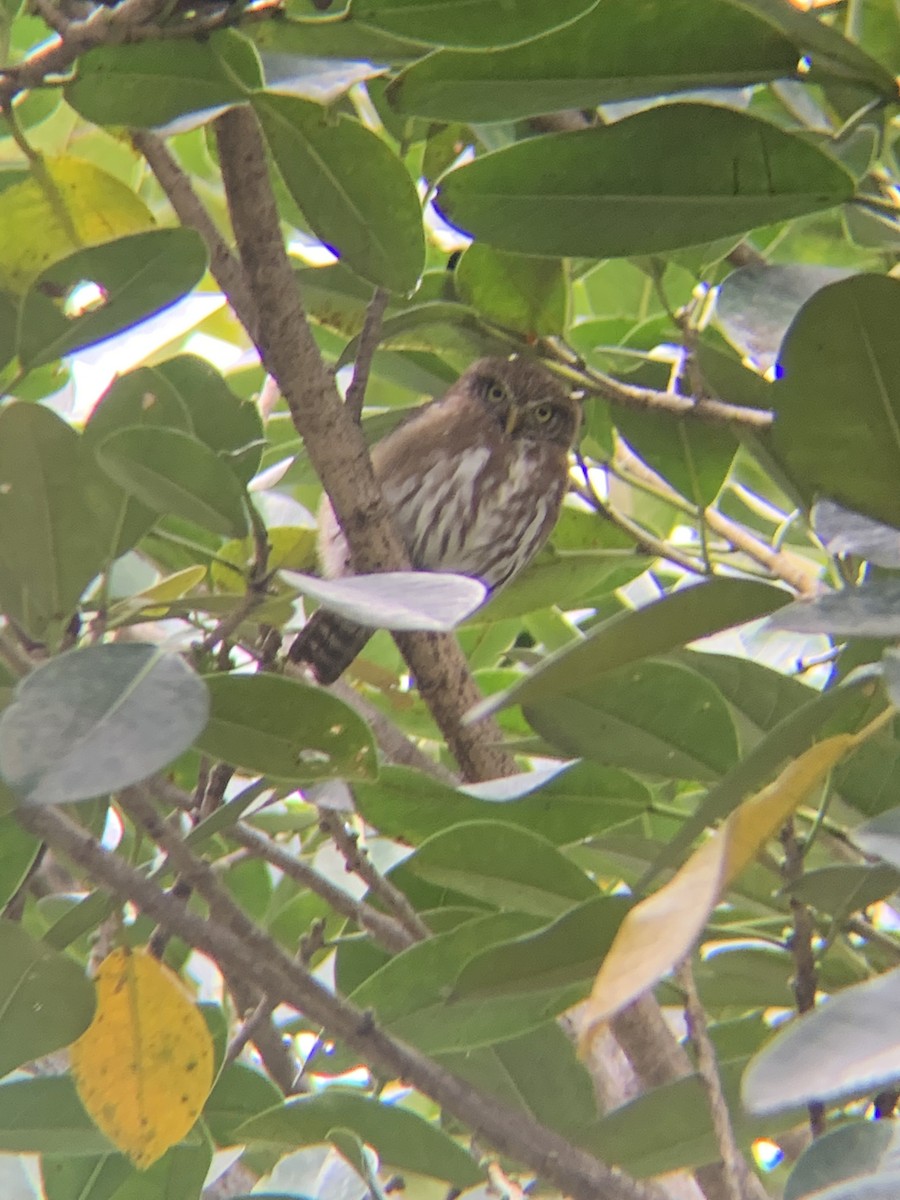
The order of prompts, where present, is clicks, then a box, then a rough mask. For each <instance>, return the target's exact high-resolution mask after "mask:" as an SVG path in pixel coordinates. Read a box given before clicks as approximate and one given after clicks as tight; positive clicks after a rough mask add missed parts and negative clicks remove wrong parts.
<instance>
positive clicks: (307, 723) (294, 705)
mask: <svg viewBox="0 0 900 1200" xmlns="http://www.w3.org/2000/svg"><path fill="white" fill-rule="evenodd" d="M206 682H207V685H208V687H209V694H210V700H211V705H212V709H211V714H210V719H209V724H208V725H207V727H206V729H205V731H204V732H203V734H202V735H201V736H200V737H199V738H198V739H197V745H198V747H199V748H200V749H201V750H202V751H204V753H206V754H210V755H212V756H213V757H214V758H219V759H222V760H223V761H225V762H230V763H235V764H236V765H239V766H242V767H246V768H248V769H249V770H251V771H256V772H259V773H260V774H264V775H271V776H273V777H274V778H276V779H287V780H292V781H294V782H296V783H312V782H314V781H315V780H319V779H335V778H337V779H371V778H373V776H374V775H375V770H376V763H375V745H374V743H373V741H372V735H371V734H370V732H369V730H368V727H367V725H366V723H365V722H364V721H363V720H362V718H361V717H359V716H358V715H357V714H356V713H355V712H354V711H353V709H351V708H349V707H348V706H347V705H346V704H344V703H343V702H342V701H340V700H338V699H337V698H336V697H334V696H331V695H329V693H328V692H325V691H322V689H321V688H316V687H310V686H308V685H306V684H303V683H300V682H299V681H297V680H293V679H285V678H284V677H282V676H279V675H265V674H256V675H212V676H209V677H208V678H207V681H206Z"/></svg>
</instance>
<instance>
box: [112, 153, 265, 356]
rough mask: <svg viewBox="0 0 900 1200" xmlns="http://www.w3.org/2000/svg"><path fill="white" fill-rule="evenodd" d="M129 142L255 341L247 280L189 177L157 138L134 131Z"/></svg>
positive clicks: (254, 312) (251, 302)
mask: <svg viewBox="0 0 900 1200" xmlns="http://www.w3.org/2000/svg"><path fill="white" fill-rule="evenodd" d="M131 141H132V144H133V145H134V147H135V149H136V150H139V151H140V153H141V154H143V156H144V158H145V159H146V160H147V163H148V165H149V167H150V170H151V171H152V172H153V174H154V175H155V176H156V179H157V181H158V183H159V185H160V187H161V188H162V190H163V191H164V192H165V194H166V196H167V197H168V200H169V203H170V204H171V205H172V208H173V209H174V210H175V213H176V215H177V216H178V219H179V221H181V223H182V225H185V226H186V227H187V228H189V229H196V231H197V232H198V233H199V234H200V236H201V237H202V238H203V241H204V243H205V245H206V248H207V250H208V251H209V269H210V271H211V272H212V274H213V278H214V279H215V281H216V283H217V284H218V285H219V287H220V288H221V290H222V292H223V294H224V295H225V296H227V297H228V301H229V303H230V304H231V307H232V308H233V309H234V311H235V313H236V315H237V317H238V320H239V321H240V322H241V324H242V325H243V326H244V327H245V329H246V330H247V333H248V335H249V337H250V339H251V340H252V341H255V340H256V324H257V316H256V305H255V304H254V303H253V297H252V296H251V294H250V289H249V287H248V286H247V279H246V276H245V275H244V269H243V267H242V266H241V262H240V259H239V258H238V257H237V256H236V255H235V254H232V252H231V250H230V249H229V247H228V243H227V242H226V241H225V238H224V237H223V236H222V234H221V233H220V232H219V230H218V228H217V226H216V223H215V221H213V219H212V217H211V216H210V215H209V213H208V211H207V209H206V207H205V205H204V204H203V202H202V201H201V199H200V197H199V196H198V195H197V193H196V192H195V191H194V189H193V187H192V185H191V180H190V176H189V175H188V174H187V172H186V171H184V170H182V168H181V167H180V166H179V165H178V162H177V161H176V159H175V157H174V155H172V154H171V153H170V151H169V148H168V147H167V146H166V143H165V142H164V141H163V139H162V138H161V137H159V136H158V135H157V134H155V133H150V132H149V131H147V130H135V131H134V132H133V133H132V135H131Z"/></svg>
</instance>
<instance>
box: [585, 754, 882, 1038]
mask: <svg viewBox="0 0 900 1200" xmlns="http://www.w3.org/2000/svg"><path fill="white" fill-rule="evenodd" d="M858 744H859V737H858V736H853V735H852V734H849V733H845V734H840V735H838V736H837V737H832V738H826V739H825V740H824V741H821V742H817V743H816V744H815V745H814V746H812V747H810V749H809V750H807V751H806V752H805V753H804V754H801V755H800V757H799V758H797V759H795V760H794V761H793V762H792V763H790V764H789V765H788V766H787V767H785V769H784V770H783V771H782V772H781V774H780V775H779V776H778V778H777V779H775V780H774V781H773V782H772V783H770V784H769V785H768V787H765V788H763V790H762V791H761V792H759V793H757V795H755V796H753V797H752V798H751V799H749V800H746V801H745V802H744V803H743V804H742V805H741V806H740V807H739V808H737V809H735V811H734V812H733V813H732V814H731V816H730V817H729V818H728V820H727V821H726V822H725V823H724V824H723V825H722V827H721V828H720V829H718V830H717V831H716V832H715V833H714V834H713V835H712V837H711V838H710V839H709V841H707V842H704V844H703V845H702V846H701V847H700V849H699V850H697V851H695V853H694V854H692V855H691V857H690V858H689V859H688V861H687V862H686V863H685V864H684V866H683V867H682V868H681V870H680V871H678V872H677V873H676V874H675V875H674V876H673V877H672V879H670V880H669V882H668V883H667V884H666V885H665V887H661V888H660V889H659V891H657V892H654V893H653V895H652V896H648V897H647V898H646V900H642V901H641V903H640V904H637V905H635V907H634V908H633V909H632V910H631V912H629V914H628V916H627V917H626V918H625V920H624V921H623V922H622V924H621V925H620V927H619V930H618V933H617V934H616V937H615V940H614V942H613V944H612V946H610V949H609V953H608V954H607V956H606V958H605V959H604V960H603V964H602V966H601V967H600V970H599V971H598V973H597V977H596V979H595V980H594V986H593V988H592V990H591V995H590V998H589V1000H588V1001H587V1005H586V1009H585V1012H584V1025H583V1032H582V1037H581V1046H582V1052H583V1053H586V1052H587V1050H588V1049H589V1048H590V1044H591V1041H592V1040H593V1037H594V1035H595V1034H596V1033H597V1032H598V1029H599V1028H600V1026H602V1025H603V1023H604V1022H605V1021H607V1020H608V1019H609V1018H610V1017H612V1016H614V1015H615V1014H616V1013H617V1012H620V1011H621V1010H622V1009H623V1008H625V1007H626V1005H628V1004H630V1003H631V1002H632V1001H633V1000H636V999H637V997H638V996H640V995H643V993H644V992H646V991H648V990H649V989H650V988H652V987H653V986H654V985H655V984H657V983H658V982H659V981H660V979H662V978H663V977H664V976H665V975H667V974H668V973H669V972H670V971H671V970H673V969H674V968H675V967H676V966H677V965H678V963H680V962H681V961H682V959H683V958H685V956H686V955H687V954H689V953H690V951H691V948H692V947H693V945H694V943H695V942H696V941H697V939H698V938H699V937H700V935H701V933H702V932H703V930H704V928H705V927H706V923H707V921H708V920H709V917H710V914H711V913H712V911H713V909H714V908H715V906H716V905H717V904H718V902H719V899H720V898H721V896H722V894H723V892H725V891H726V890H727V888H728V886H729V885H730V884H731V883H733V881H734V880H735V879H736V878H737V876H738V875H739V874H740V873H741V871H742V870H743V869H744V867H745V866H747V864H748V863H750V862H752V861H753V859H754V858H755V857H756V855H757V854H758V853H759V851H760V849H761V848H762V846H764V845H765V843H766V842H767V841H768V840H769V838H770V837H772V835H773V834H774V833H776V832H777V831H778V830H779V829H780V828H781V826H782V825H783V824H784V823H785V821H786V820H787V819H788V817H789V816H790V815H791V813H792V812H793V811H794V809H796V808H797V807H798V805H800V804H801V803H802V802H803V800H804V799H805V797H806V796H807V795H808V794H809V792H810V791H811V790H812V788H814V787H815V786H816V784H817V783H819V782H820V781H821V780H823V779H824V778H825V776H826V775H827V774H828V772H829V771H830V770H831V768H832V767H833V766H834V765H835V764H836V763H838V762H840V760H841V759H842V758H843V757H844V755H846V754H848V753H849V752H850V751H851V750H853V749H855V748H856V747H857V745H858Z"/></svg>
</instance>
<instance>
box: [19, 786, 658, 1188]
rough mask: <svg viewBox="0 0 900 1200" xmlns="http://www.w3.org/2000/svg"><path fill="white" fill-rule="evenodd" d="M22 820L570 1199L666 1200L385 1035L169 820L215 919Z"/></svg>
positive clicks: (76, 842) (68, 830)
mask: <svg viewBox="0 0 900 1200" xmlns="http://www.w3.org/2000/svg"><path fill="white" fill-rule="evenodd" d="M145 803H148V801H145ZM17 816H18V819H19V821H20V822H21V824H22V825H23V826H24V827H25V828H26V829H28V830H29V831H30V832H32V833H34V834H35V835H36V836H38V837H40V838H42V839H43V840H44V841H47V842H48V843H49V844H50V845H51V847H52V848H54V849H55V850H57V851H59V852H62V853H64V854H65V855H67V857H68V858H69V859H70V861H72V862H73V863H74V864H75V865H77V866H79V867H81V868H82V869H83V870H84V871H85V872H86V873H87V874H88V875H89V876H90V877H91V878H92V879H93V880H94V881H95V882H96V883H98V884H100V885H102V886H103V887H105V888H107V889H108V890H109V891H112V892H113V893H114V894H116V895H117V896H119V897H120V898H121V899H123V900H130V901H132V902H133V903H134V904H136V905H137V906H138V907H139V908H140V909H141V910H142V911H143V912H145V913H146V914H147V915H148V916H150V917H153V918H154V919H155V920H157V921H162V922H165V923H166V924H167V925H168V926H169V928H170V929H171V931H172V932H173V933H174V934H176V935H177V936H179V937H181V938H183V939H184V940H185V941H186V942H187V943H188V944H189V945H191V946H194V947H196V948H197V949H198V950H201V951H202V952H203V953H205V954H208V955H210V956H211V957H212V958H213V959H214V960H215V961H216V962H217V963H218V964H219V965H220V967H221V969H222V970H223V971H224V972H225V973H226V974H228V975H235V974H237V975H238V976H239V977H241V978H247V979H253V980H254V982H255V984H256V985H257V987H259V989H260V990H261V991H265V992H266V993H267V994H268V995H269V996H270V997H271V998H272V999H273V1000H276V1001H278V1002H280V1003H285V1004H290V1005H291V1006H292V1007H294V1008H295V1009H297V1010H298V1011H300V1012H303V1013H304V1014H305V1016H306V1017H307V1019H308V1020H310V1021H313V1022H316V1023H318V1024H320V1025H322V1026H323V1027H324V1028H326V1029H327V1030H328V1032H329V1033H330V1034H331V1036H332V1037H335V1038H339V1039H340V1040H342V1041H344V1042H345V1043H346V1044H347V1045H348V1047H350V1048H351V1049H353V1050H355V1051H356V1052H357V1053H358V1054H359V1055H360V1056H361V1057H362V1058H363V1059H364V1060H365V1061H366V1062H367V1063H369V1064H371V1066H372V1067H373V1069H375V1070H376V1071H380V1072H382V1073H383V1074H384V1075H385V1076H386V1077H387V1078H392V1079H405V1080H406V1081H407V1082H408V1083H409V1084H411V1085H412V1086H413V1087H415V1088H417V1089H418V1090H419V1091H421V1092H422V1093H423V1094H425V1095H427V1096H430V1097H431V1098H432V1099H433V1100H434V1101H435V1102H436V1103H437V1104H439V1105H441V1106H442V1107H443V1108H444V1109H445V1110H446V1111H447V1112H448V1113H449V1114H450V1115H452V1116H454V1117H456V1119H457V1120H459V1121H462V1122H463V1123H464V1124H466V1125H467V1126H469V1127H470V1128H471V1129H473V1130H474V1131H475V1132H476V1134H477V1135H478V1136H479V1137H481V1138H482V1139H483V1140H484V1141H485V1142H488V1143H490V1144H491V1145H493V1146H494V1147H495V1148H496V1149H497V1151H498V1152H500V1153H501V1154H506V1155H509V1156H510V1157H511V1158H513V1159H515V1160H517V1161H518V1162H521V1163H523V1164H524V1165H525V1166H527V1167H529V1168H531V1170H533V1171H534V1172H535V1173H536V1174H538V1175H540V1176H542V1177H543V1178H544V1179H546V1180H547V1182H548V1183H550V1184H552V1185H554V1186H555V1187H557V1188H558V1189H559V1190H560V1191H563V1192H565V1193H567V1194H568V1195H570V1196H571V1197H572V1198H573V1200H597V1197H599V1196H602V1197H603V1198H604V1200H664V1197H663V1193H662V1191H661V1189H659V1188H658V1187H656V1186H655V1185H654V1184H648V1183H640V1182H637V1181H636V1180H633V1179H631V1178H630V1177H629V1176H627V1175H625V1174H623V1173H621V1172H619V1171H616V1170H612V1169H610V1168H609V1167H607V1166H606V1165H605V1164H603V1163H602V1162H600V1161H599V1160H598V1159H595V1158H594V1157H593V1156H592V1155H590V1154H588V1153H587V1152H586V1151H584V1150H581V1149H580V1148H579V1147H577V1146H575V1145H573V1144H572V1143H571V1142H569V1141H567V1140H566V1139H565V1138H564V1137H561V1136H560V1135H559V1134H557V1133H555V1132H553V1131H552V1130H549V1129H546V1128H545V1127H544V1126H543V1125H541V1124H540V1123H539V1122H538V1121H537V1120H535V1119H534V1118H533V1117H531V1116H530V1115H529V1114H528V1113H527V1112H525V1111H522V1110H511V1109H508V1108H507V1107H505V1106H504V1105H503V1104H501V1103H500V1102H499V1101H498V1100H497V1099H496V1098H495V1097H493V1096H488V1095H485V1094H484V1093H482V1092H480V1091H479V1090H478V1089H477V1088H475V1087H473V1086H472V1085H471V1084H470V1083H467V1082H464V1081H463V1080H461V1079H458V1078H457V1077H456V1076H454V1075H452V1074H451V1073H450V1072H448V1071H447V1070H445V1069H444V1068H443V1067H441V1066H440V1065H439V1064H437V1063H435V1062H433V1061H431V1060H430V1059H428V1058H427V1057H426V1056H424V1055H423V1054H421V1053H420V1052H419V1051H417V1050H415V1049H413V1048H412V1047H411V1046H408V1045H406V1044H405V1043H403V1042H400V1041H398V1040H397V1039H396V1038H393V1037H391V1036H390V1035H389V1034H387V1033H385V1032H384V1031H383V1030H381V1029H380V1028H379V1027H378V1025H377V1024H376V1022H375V1021H374V1019H373V1018H372V1016H371V1014H368V1013H364V1012H362V1011H361V1010H360V1009H358V1008H356V1007H355V1006H354V1005H352V1004H350V1003H349V1002H348V1001H347V1000H344V999H343V998H342V997H340V996H338V995H335V994H333V993H331V992H329V991H328V989H327V988H326V987H324V986H323V985H322V984H321V983H320V982H319V981H318V980H317V979H316V978H315V977H314V976H312V975H311V974H310V973H309V972H308V971H307V970H305V969H304V968H303V967H302V966H301V965H300V964H298V963H296V962H294V961H292V960H291V958H290V957H289V956H288V955H286V954H285V953H284V951H283V950H282V949H281V947H280V946H279V945H278V944H277V943H276V942H275V941H274V940H273V939H272V938H271V937H269V936H268V935H267V934H265V933H264V932H263V931H262V930H261V929H259V927H258V926H256V925H254V924H253V922H251V921H250V920H249V918H247V917H246V916H245V915H244V914H243V913H242V912H241V910H240V909H239V908H238V906H237V905H236V904H235V903H234V901H233V900H231V898H230V896H228V895H227V893H225V892H224V891H223V889H221V887H220V885H219V884H218V883H217V881H216V880H215V877H214V876H213V874H212V872H211V871H210V870H209V868H208V867H207V865H206V864H205V863H202V862H200V860H198V859H196V858H195V857H194V856H193V855H192V854H191V853H190V851H189V850H188V849H187V847H185V846H184V844H183V843H182V841H181V839H180V837H179V836H178V834H177V832H176V831H174V830H171V831H169V830H168V828H167V826H166V824H165V823H164V822H163V823H162V828H161V829H160V828H158V827H157V825H156V822H158V820H159V818H157V817H156V815H155V813H154V812H153V810H152V805H151V806H150V818H151V824H153V825H154V830H155V832H156V833H159V835H160V844H161V845H162V846H163V848H164V849H165V850H166V851H167V853H169V854H170V855H171V857H172V860H173V861H172V866H173V868H174V869H175V870H178V871H180V872H182V873H184V874H185V875H186V876H189V877H190V879H191V882H192V883H193V885H194V886H195V888H196V889H197V891H198V892H199V893H200V894H201V895H203V896H204V898H205V899H206V900H207V901H208V902H209V903H210V904H211V906H212V907H213V908H215V910H216V912H215V915H214V916H213V915H210V916H209V917H206V918H204V917H202V916H200V915H198V914H196V913H193V912H190V911H189V910H187V909H186V908H184V906H183V905H182V904H181V903H180V902H179V901H178V900H175V899H174V898H172V897H170V896H167V895H166V894H165V893H164V892H163V891H161V889H160V888H159V887H157V885H156V884H155V883H153V882H152V881H151V880H149V879H147V878H145V877H144V876H143V875H142V874H141V873H140V872H139V871H136V870H135V869H134V868H133V867H130V866H129V865H128V864H127V863H125V862H124V861H122V859H120V858H118V857H117V856H116V855H114V854H111V853H109V852H107V851H105V850H103V848H102V847H101V846H100V845H99V844H98V843H97V841H96V839H95V838H94V836H93V834H91V833H89V832H88V831H87V830H85V829H84V828H82V827H81V826H80V825H78V824H77V823H76V822H74V821H73V820H72V819H71V818H70V817H69V816H67V815H66V814H65V813H63V812H60V811H58V810H55V809H52V808H50V807H41V808H26V809H21V810H20V811H19V812H18V814H17ZM141 823H142V824H143V820H142V821H141ZM154 840H155V839H154Z"/></svg>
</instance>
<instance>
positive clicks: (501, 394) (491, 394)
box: [488, 383, 506, 404]
mask: <svg viewBox="0 0 900 1200" xmlns="http://www.w3.org/2000/svg"><path fill="white" fill-rule="evenodd" d="M505 399H506V388H505V387H504V386H503V384H502V383H492V384H491V386H490V387H489V388H488V400H494V401H495V402H496V403H498V404H499V403H500V401H501V400H505Z"/></svg>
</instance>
